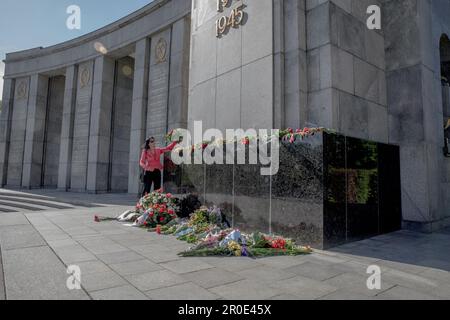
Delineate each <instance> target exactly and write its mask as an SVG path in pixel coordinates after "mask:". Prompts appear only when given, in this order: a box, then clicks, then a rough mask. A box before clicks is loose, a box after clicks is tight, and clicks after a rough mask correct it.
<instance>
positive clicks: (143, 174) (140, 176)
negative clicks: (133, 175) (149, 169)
mask: <svg viewBox="0 0 450 320" xmlns="http://www.w3.org/2000/svg"><path fill="white" fill-rule="evenodd" d="M144 177H145V170H143V169H142V170H141V173H140V174H139V181H140V182H141V183H144Z"/></svg>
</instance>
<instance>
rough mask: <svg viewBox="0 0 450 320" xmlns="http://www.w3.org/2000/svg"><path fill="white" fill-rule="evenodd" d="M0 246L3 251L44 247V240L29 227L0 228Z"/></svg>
mask: <svg viewBox="0 0 450 320" xmlns="http://www.w3.org/2000/svg"><path fill="white" fill-rule="evenodd" d="M0 244H1V246H2V248H3V250H9V249H18V248H27V247H37V246H43V245H45V244H46V243H45V241H44V239H43V238H42V237H41V235H40V234H39V233H38V232H37V231H36V229H34V228H33V227H32V226H31V225H17V226H8V227H5V226H3V227H0Z"/></svg>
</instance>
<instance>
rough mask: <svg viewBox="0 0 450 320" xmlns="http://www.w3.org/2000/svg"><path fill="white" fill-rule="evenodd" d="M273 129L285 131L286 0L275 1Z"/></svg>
mask: <svg viewBox="0 0 450 320" xmlns="http://www.w3.org/2000/svg"><path fill="white" fill-rule="evenodd" d="M273 34H274V36H273V40H274V42H273V49H274V52H273V128H278V129H283V128H284V123H285V121H284V118H285V116H284V115H285V105H284V59H285V58H284V57H285V53H284V0H274V1H273Z"/></svg>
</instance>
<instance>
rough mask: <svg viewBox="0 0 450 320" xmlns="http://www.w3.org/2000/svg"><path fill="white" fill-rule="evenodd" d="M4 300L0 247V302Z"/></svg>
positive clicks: (0, 249)
mask: <svg viewBox="0 0 450 320" xmlns="http://www.w3.org/2000/svg"><path fill="white" fill-rule="evenodd" d="M5 299H6V292H5V281H4V275H3V262H2V248H1V245H0V300H5Z"/></svg>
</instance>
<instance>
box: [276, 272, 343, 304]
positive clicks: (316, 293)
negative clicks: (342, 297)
mask: <svg viewBox="0 0 450 320" xmlns="http://www.w3.org/2000/svg"><path fill="white" fill-rule="evenodd" d="M269 286H270V287H272V288H275V289H277V290H279V291H280V292H283V293H290V294H293V295H295V296H297V297H298V298H299V299H302V300H313V299H319V298H321V297H323V296H325V295H327V294H330V293H332V292H334V291H336V290H337V289H338V288H337V287H334V286H331V285H329V284H326V283H324V282H322V281H317V280H313V279H309V278H305V277H302V276H297V277H295V278H290V279H286V280H280V281H273V282H271V283H270V284H269Z"/></svg>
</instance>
